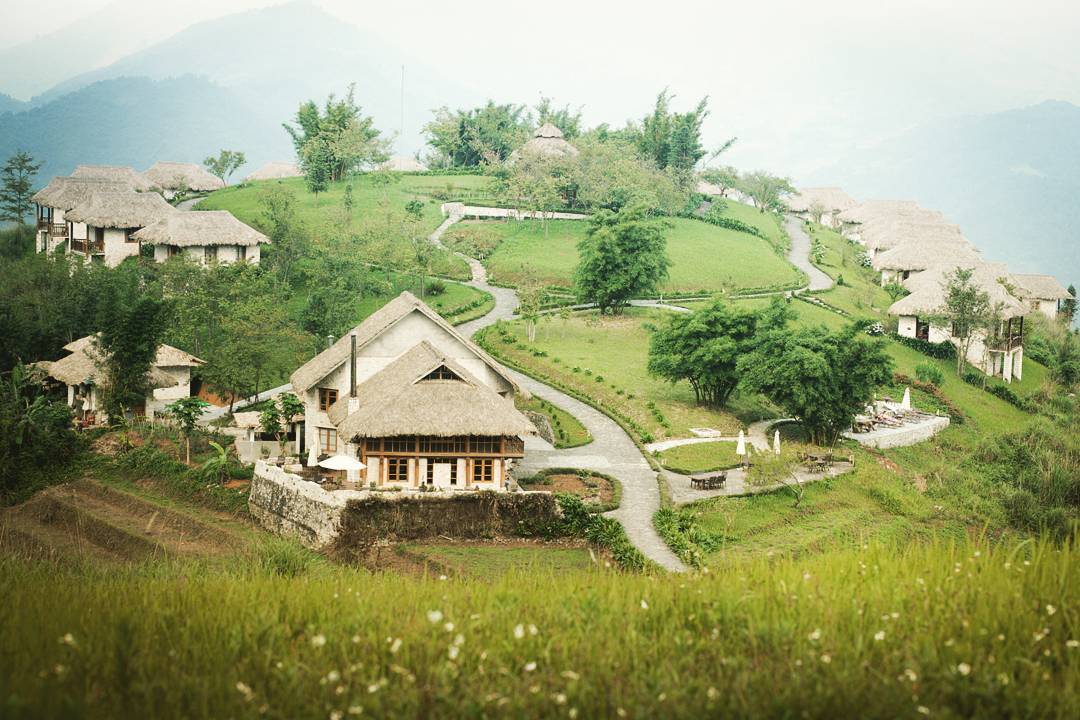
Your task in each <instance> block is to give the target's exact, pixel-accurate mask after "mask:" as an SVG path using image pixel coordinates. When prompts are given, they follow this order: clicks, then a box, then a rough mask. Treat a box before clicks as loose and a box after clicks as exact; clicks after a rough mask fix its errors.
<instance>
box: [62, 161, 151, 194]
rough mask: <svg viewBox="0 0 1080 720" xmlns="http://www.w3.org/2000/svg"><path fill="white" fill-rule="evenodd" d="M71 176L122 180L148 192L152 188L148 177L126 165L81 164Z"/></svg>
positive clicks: (133, 188) (138, 189)
mask: <svg viewBox="0 0 1080 720" xmlns="http://www.w3.org/2000/svg"><path fill="white" fill-rule="evenodd" d="M71 177H73V178H93V179H97V180H112V181H113V182H122V183H124V184H125V185H128V186H129V187H130V188H131V189H132V190H134V191H136V192H147V191H148V190H150V189H151V187H150V182H149V181H148V180H147V179H146V178H144V177H143V176H142V175H140V174H139V173H137V172H135V169H134V168H130V167H127V166H125V165H79V166H78V167H76V168H75V171H74V172H72V173H71Z"/></svg>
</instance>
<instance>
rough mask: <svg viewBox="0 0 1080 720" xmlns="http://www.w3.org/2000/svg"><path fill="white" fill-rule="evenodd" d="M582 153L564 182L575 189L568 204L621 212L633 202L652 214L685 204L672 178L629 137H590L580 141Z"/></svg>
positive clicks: (568, 199)
mask: <svg viewBox="0 0 1080 720" xmlns="http://www.w3.org/2000/svg"><path fill="white" fill-rule="evenodd" d="M578 148H579V150H580V151H581V153H580V154H579V155H578V157H577V158H576V161H575V162H574V163H573V164H571V165H570V175H569V177H568V178H567V181H566V183H565V185H566V187H567V188H573V196H572V197H570V196H567V197H566V198H565V199H566V201H567V202H566V204H567V206H569V207H575V206H577V207H581V208H584V209H588V210H597V209H601V208H603V209H606V210H613V211H619V210H621V209H622V208H624V207H629V206H631V205H640V206H642V207H645V208H647V210H648V211H649V213H650V214H657V213H667V212H675V211H676V210H678V209H679V208H680V207H682V206H683V205H684V204H685V203H686V195H685V193H681V192H679V190H678V189H677V188H676V187H675V183H674V182H673V181H672V179H671V177H670V176H669V175H668V174H666V173H663V172H660V171H659V170H658V169H657V168H656V166H655V165H653V164H652V163H651V162H650V161H649V160H647V159H646V158H644V157H643V156H642V155H641V153H640V152H639V151H638V149H637V147H636V146H635V145H634V144H633V143H632V142H628V141H626V140H620V139H615V138H612V139H608V140H598V139H595V138H588V139H584V140H581V141H579V142H578Z"/></svg>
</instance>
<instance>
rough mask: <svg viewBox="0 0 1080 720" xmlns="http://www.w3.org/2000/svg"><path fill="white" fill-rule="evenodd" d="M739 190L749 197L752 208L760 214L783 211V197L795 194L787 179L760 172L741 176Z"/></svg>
mask: <svg viewBox="0 0 1080 720" xmlns="http://www.w3.org/2000/svg"><path fill="white" fill-rule="evenodd" d="M739 189H740V190H742V191H743V192H744V193H746V194H747V195H749V196H750V199H751V200H753V201H754V207H756V208H757V209H758V210H759V211H760V212H766V211H768V212H777V213H778V212H783V210H784V197H786V196H787V195H791V194H793V193H794V192H795V188H794V186H792V184H791V181H790V180H789V179H787V178H785V177H778V176H776V175H770V174H769V173H767V172H764V171H761V170H757V171H755V172H752V173H747V174H746V175H743V176H742V178H740V180H739Z"/></svg>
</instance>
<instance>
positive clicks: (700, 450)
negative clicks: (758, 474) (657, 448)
mask: <svg viewBox="0 0 1080 720" xmlns="http://www.w3.org/2000/svg"><path fill="white" fill-rule="evenodd" d="M736 445H737V443H734V442H728V441H725V440H718V441H716V442H707V443H694V444H693V445H680V446H679V447H673V448H671V449H670V450H665V451H663V452H662V453H660V456H659V460H660V464H661V465H663V466H664V467H665V468H667V469H668V470H671V471H672V472H677V473H681V474H683V475H688V474H690V473H702V472H711V471H712V470H724V469H726V468H733V467H736V466H737V465H739V463H740V462H742V458H741V457H740V456H739V455H736V454H735V447H736Z"/></svg>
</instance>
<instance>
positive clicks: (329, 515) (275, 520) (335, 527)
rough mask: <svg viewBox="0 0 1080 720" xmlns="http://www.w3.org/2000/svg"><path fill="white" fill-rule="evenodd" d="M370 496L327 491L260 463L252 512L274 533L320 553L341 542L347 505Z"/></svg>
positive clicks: (253, 483)
mask: <svg viewBox="0 0 1080 720" xmlns="http://www.w3.org/2000/svg"><path fill="white" fill-rule="evenodd" d="M367 494H368V493H366V492H361V491H357V490H335V491H332V492H331V491H328V490H323V489H322V488H321V487H319V486H318V485H316V484H315V483H313V482H308V481H306V480H304V479H302V478H301V477H300V476H299V475H293V474H292V473H287V472H285V471H284V470H282V469H281V468H279V467H277V466H275V465H270V464H269V463H266V462H263V461H262V460H259V461H258V462H256V463H255V474H254V476H253V477H252V479H251V494H250V495H249V497H248V509H249V510H251V514H252V515H253V516H254V517H255V519H256V520H258V521H259V523H260V524H261V525H262V526H263V527H264V528H266V529H267V530H269V531H270V532H273V533H277V534H278V535H284V536H286V537H293V538H296V539H297V540H299V541H300V542H302V543H303V544H304V545H306V546H308V547H310V548H314V549H320V548H324V547H326V546H327V545H329V544H330V543H332V542H333V541H334V540H335V539H336V538H337V536H338V532H339V531H340V528H341V515H342V513H343V512H344V511H345V504H346V503H347V502H348V501H349V500H355V499H357V498H360V497H364V496H365V495H367Z"/></svg>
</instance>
